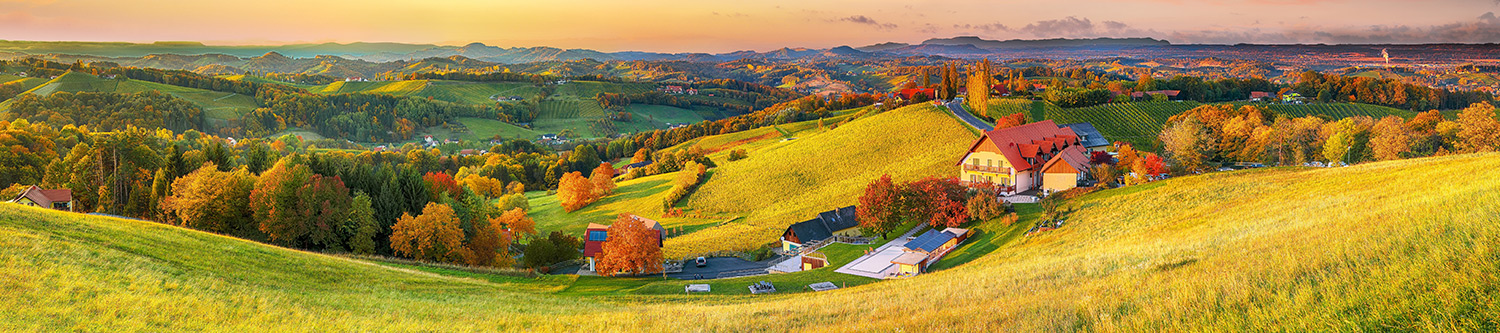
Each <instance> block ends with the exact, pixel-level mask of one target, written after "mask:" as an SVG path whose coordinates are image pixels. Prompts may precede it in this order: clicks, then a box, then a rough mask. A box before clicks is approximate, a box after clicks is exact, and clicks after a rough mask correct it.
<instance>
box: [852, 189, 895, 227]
mask: <svg viewBox="0 0 1500 333" xmlns="http://www.w3.org/2000/svg"><path fill="white" fill-rule="evenodd" d="M900 201H901V192H900V191H899V190H898V189H897V188H896V183H895V182H893V181H891V175H883V176H880V179H877V180H875V181H874V182H871V183H870V185H867V186H865V194H864V195H861V196H859V206H857V207H856V208H854V212H855V214H857V215H858V217H859V226H860V228H863V229H865V230H867V231H869V232H871V233H876V234H880V236H881V238H885V236H886V234H887V233H890V232H891V230H895V229H896V227H898V226H900V225H901V222H902V221H901V218H900V217H901V216H900V215H899V214H898V213H897V212H898V211H899V210H900V204H901V203H900Z"/></svg>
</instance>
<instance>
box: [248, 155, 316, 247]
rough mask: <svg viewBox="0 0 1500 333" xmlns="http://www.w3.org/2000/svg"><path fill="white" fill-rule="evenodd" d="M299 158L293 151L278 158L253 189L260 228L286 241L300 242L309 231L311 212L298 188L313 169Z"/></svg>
mask: <svg viewBox="0 0 1500 333" xmlns="http://www.w3.org/2000/svg"><path fill="white" fill-rule="evenodd" d="M298 158H299V157H298V156H297V155H292V156H288V157H287V158H283V159H281V160H279V161H276V164H274V165H272V166H271V168H270V169H268V170H266V172H265V173H262V174H261V175H260V179H257V180H256V181H255V189H254V190H252V191H251V192H250V210H251V212H253V214H254V216H255V220H256V221H260V225H259V228H260V231H261V232H264V233H266V235H267V236H270V237H271V241H273V242H276V243H278V244H282V245H296V244H294V242H296V241H297V238H299V237H302V235H304V234H306V233H307V231H308V230H307V225H306V222H307V219H308V218H309V216H306V215H303V214H302V213H303V211H302V210H300V209H299V207H298V206H300V205H301V203H302V200H301V198H300V196H299V193H297V192H298V191H299V190H301V189H302V185H304V184H308V183H310V182H311V181H312V171H311V170H309V169H308V168H307V166H306V165H303V164H301V163H298V162H297V161H296V160H297V159H298Z"/></svg>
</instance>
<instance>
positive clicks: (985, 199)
mask: <svg viewBox="0 0 1500 333" xmlns="http://www.w3.org/2000/svg"><path fill="white" fill-rule="evenodd" d="M966 206H968V208H969V216H971V217H973V218H974V219H976V220H980V221H989V220H992V219H994V218H996V217H1000V214H1005V210H1006V208H1005V205H1003V204H1001V203H1000V199H999V198H996V197H995V195H994V194H992V193H990V192H988V191H980V192H979V193H977V194H975V195H974V196H973V197H970V198H969V202H968V204H967V205H966Z"/></svg>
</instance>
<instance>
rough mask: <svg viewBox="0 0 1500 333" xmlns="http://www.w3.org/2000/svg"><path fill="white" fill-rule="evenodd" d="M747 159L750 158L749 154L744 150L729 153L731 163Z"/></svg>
mask: <svg viewBox="0 0 1500 333" xmlns="http://www.w3.org/2000/svg"><path fill="white" fill-rule="evenodd" d="M746 157H750V156H749V153H747V152H745V150H744V149H735V150H734V151H731V152H729V160H730V161H738V160H743V159H745V158H746Z"/></svg>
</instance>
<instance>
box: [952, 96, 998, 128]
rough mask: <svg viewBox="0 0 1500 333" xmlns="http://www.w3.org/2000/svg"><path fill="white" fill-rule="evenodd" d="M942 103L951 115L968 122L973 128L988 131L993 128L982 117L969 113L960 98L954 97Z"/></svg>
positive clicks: (993, 126) (992, 125)
mask: <svg viewBox="0 0 1500 333" xmlns="http://www.w3.org/2000/svg"><path fill="white" fill-rule="evenodd" d="M943 105H946V106H948V111H949V112H953V115H954V116H958V119H963V120H964V122H966V123H969V126H973V127H974V128H977V129H979V130H980V131H983V132H989V131H991V130H994V129H995V125H994V124H990V123H989V122H987V121H984V120H983V119H979V118H978V117H975V116H974V115H973V114H970V113H969V111H968V110H966V109H964V100H963V99H962V98H954V99H953V100H951V101H948V103H947V104H943Z"/></svg>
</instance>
